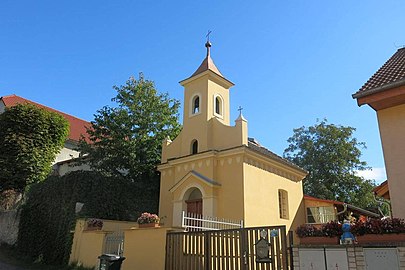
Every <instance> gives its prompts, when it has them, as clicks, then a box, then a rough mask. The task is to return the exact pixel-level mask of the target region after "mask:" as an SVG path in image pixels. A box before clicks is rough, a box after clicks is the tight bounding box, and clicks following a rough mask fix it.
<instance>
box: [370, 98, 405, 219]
mask: <svg viewBox="0 0 405 270" xmlns="http://www.w3.org/2000/svg"><path fill="white" fill-rule="evenodd" d="M377 117H378V124H379V129H380V136H381V141H382V147H383V153H384V160H385V168H386V172H387V177H388V187H389V192H390V198H391V205H392V212H393V216H394V217H398V218H405V200H404V195H403V191H404V190H405V105H399V106H395V107H391V108H388V109H384V110H380V111H377Z"/></svg>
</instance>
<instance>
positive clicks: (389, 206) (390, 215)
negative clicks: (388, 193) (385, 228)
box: [373, 192, 392, 218]
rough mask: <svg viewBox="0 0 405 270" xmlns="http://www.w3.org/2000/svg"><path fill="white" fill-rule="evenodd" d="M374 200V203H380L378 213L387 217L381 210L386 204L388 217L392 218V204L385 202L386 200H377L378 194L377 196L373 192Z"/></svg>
mask: <svg viewBox="0 0 405 270" xmlns="http://www.w3.org/2000/svg"><path fill="white" fill-rule="evenodd" d="M373 198H374V201H376V202H377V203H378V212H380V214H381V215H382V216H383V217H384V216H385V215H384V213H383V212H382V211H381V208H380V206H381V204H383V203H384V204H386V205H387V206H388V215H389V217H390V218H392V208H391V203H389V202H387V201H385V199H384V198H381V200H379V199H377V194H376V193H375V192H373Z"/></svg>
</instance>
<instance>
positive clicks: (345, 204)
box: [336, 203, 347, 217]
mask: <svg viewBox="0 0 405 270" xmlns="http://www.w3.org/2000/svg"><path fill="white" fill-rule="evenodd" d="M346 211H347V203H344V204H343V211H340V212H339V213H336V217H339V215H341V214H344V213H346Z"/></svg>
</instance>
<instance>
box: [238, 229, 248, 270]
mask: <svg viewBox="0 0 405 270" xmlns="http://www.w3.org/2000/svg"><path fill="white" fill-rule="evenodd" d="M239 237H240V269H241V270H246V269H248V268H247V266H248V254H247V250H248V241H247V230H246V229H244V228H241V229H239Z"/></svg>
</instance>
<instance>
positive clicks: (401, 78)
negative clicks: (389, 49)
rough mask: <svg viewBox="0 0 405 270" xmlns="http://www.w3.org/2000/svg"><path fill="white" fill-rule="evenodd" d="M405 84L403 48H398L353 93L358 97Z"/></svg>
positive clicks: (404, 49) (354, 96) (404, 55)
mask: <svg viewBox="0 0 405 270" xmlns="http://www.w3.org/2000/svg"><path fill="white" fill-rule="evenodd" d="M398 84H401V85H402V84H405V48H401V49H399V50H398V51H397V52H396V53H395V54H394V55H393V56H391V58H390V59H388V61H387V62H386V63H385V64H384V65H383V66H382V67H381V68H380V69H379V70H378V71H377V72H376V73H375V74H374V75H373V76H371V78H370V79H369V80H368V81H367V82H366V83H365V84H364V85H363V86H362V87H361V88H360V89H359V91H357V92H356V93H355V94H353V98H359V97H363V96H367V95H371V94H373V93H376V92H379V91H382V90H385V89H388V88H391V86H392V87H394V86H397V85H398Z"/></svg>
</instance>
